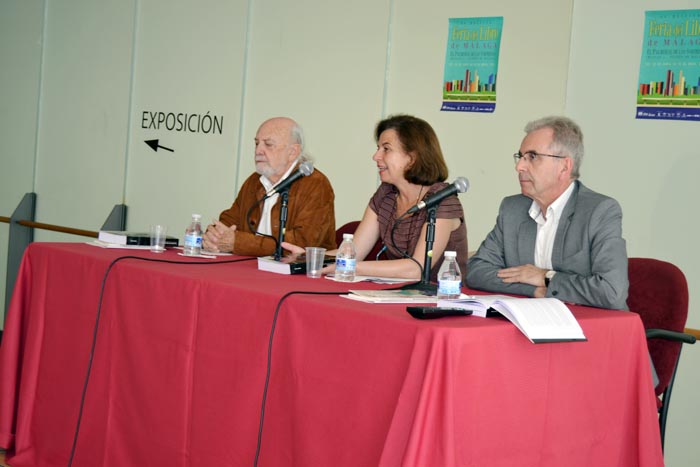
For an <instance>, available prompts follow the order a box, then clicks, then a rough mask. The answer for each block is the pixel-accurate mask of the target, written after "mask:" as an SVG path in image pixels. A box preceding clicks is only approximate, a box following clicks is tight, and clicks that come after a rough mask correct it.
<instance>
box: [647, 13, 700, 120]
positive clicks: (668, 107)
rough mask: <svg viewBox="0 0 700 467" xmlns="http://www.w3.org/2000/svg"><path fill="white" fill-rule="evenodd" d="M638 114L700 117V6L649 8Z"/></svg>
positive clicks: (660, 118)
mask: <svg viewBox="0 0 700 467" xmlns="http://www.w3.org/2000/svg"><path fill="white" fill-rule="evenodd" d="M637 118H639V119H653V120H694V121H700V10H669V11H647V12H646V15H645V18H644V44H643V45H642V58H641V61H640V65H639V83H638V85H637Z"/></svg>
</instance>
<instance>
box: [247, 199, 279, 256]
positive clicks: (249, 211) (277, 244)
mask: <svg viewBox="0 0 700 467" xmlns="http://www.w3.org/2000/svg"><path fill="white" fill-rule="evenodd" d="M266 199H267V196H263V197H262V198H260V199H259V200H258V201H256V202H255V204H253V205H252V206H251V207H250V209H248V212H247V213H246V215H245V221H246V224H248V230H250V231H251V232H253V235H260V236H261V237H267V238H271V239H273V240H274V241H275V251H277V249H278V248H279V241H278V240H277V239H276V238H275V237H273V236H272V235H268V234H264V233H261V232H258V229H254V228H253V224H252V223H251V222H250V215H251V214H252V212H253V209H255V207H256V206H257V205H259V204H260V203H262V202H263V201H265V200H266Z"/></svg>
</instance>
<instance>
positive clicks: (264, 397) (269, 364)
mask: <svg viewBox="0 0 700 467" xmlns="http://www.w3.org/2000/svg"><path fill="white" fill-rule="evenodd" d="M346 293H348V291H347V290H343V291H340V292H311V291H303V290H295V291H292V292H287V293H286V294H284V295H283V296H282V298H280V300H279V302H277V308H276V309H275V314H274V316H273V317H272V327H271V329H270V342H269V343H268V346H267V369H266V371H265V386H264V388H263V394H262V406H261V408H260V426H259V428H258V444H257V446H256V447H255V459H254V460H253V466H254V467H257V465H258V458H259V457H260V447H261V446H262V434H263V423H264V421H265V401H266V400H267V389H268V386H269V384H270V372H271V370H272V342H273V339H274V337H275V328H276V327H277V317H278V316H279V312H280V308H281V307H282V303H283V302H284V301H285V300H286V299H287V297H290V296H292V295H295V294H299V295H342V294H346Z"/></svg>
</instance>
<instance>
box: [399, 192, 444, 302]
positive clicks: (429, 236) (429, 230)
mask: <svg viewBox="0 0 700 467" xmlns="http://www.w3.org/2000/svg"><path fill="white" fill-rule="evenodd" d="M437 208H438V207H437V206H433V207H431V208H429V209H428V219H427V222H426V226H425V257H424V259H423V276H422V277H421V280H420V282H416V283H415V284H409V285H406V286H404V287H402V289H404V290H418V291H420V292H423V293H424V294H425V295H437V286H436V285H435V284H431V283H430V267H431V264H432V260H433V242H434V241H435V217H436V214H437Z"/></svg>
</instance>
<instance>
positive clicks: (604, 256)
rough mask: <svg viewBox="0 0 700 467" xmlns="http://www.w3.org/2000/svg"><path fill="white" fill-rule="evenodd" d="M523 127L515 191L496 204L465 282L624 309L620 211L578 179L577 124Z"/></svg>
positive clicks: (552, 121) (560, 120) (563, 121)
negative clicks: (490, 226) (517, 189)
mask: <svg viewBox="0 0 700 467" xmlns="http://www.w3.org/2000/svg"><path fill="white" fill-rule="evenodd" d="M525 132H526V133H527V135H526V136H525V138H524V139H523V142H522V144H521V145H520V150H519V151H518V152H517V153H516V154H514V155H513V157H514V158H515V170H516V171H517V173H518V181H519V182H520V188H521V191H522V194H520V195H515V196H509V197H507V198H505V199H504V200H503V202H502V203H501V207H500V209H499V213H498V218H497V219H496V226H495V227H494V228H493V230H492V231H491V232H490V233H489V234H488V236H487V237H486V239H485V240H484V242H483V243H482V244H481V246H480V247H479V250H478V251H477V252H476V254H475V255H474V256H473V257H471V258H470V259H469V263H468V268H467V285H468V286H469V287H472V288H474V289H481V290H488V291H490V292H497V293H512V294H518V295H526V296H530V297H556V298H559V299H560V300H563V301H566V302H571V303H578V304H582V305H590V306H596V307H601V308H608V309H627V303H626V300H627V290H628V286H629V283H628V279H627V251H626V245H625V240H624V239H623V238H622V209H621V208H620V205H619V204H618V202H617V201H615V200H614V199H612V198H610V197H608V196H604V195H601V194H599V193H596V192H594V191H591V190H589V189H588V188H586V187H585V186H584V185H583V184H582V183H581V182H580V181H579V180H578V178H579V168H580V166H581V160H582V159H583V134H582V133H581V129H580V128H579V127H578V125H577V124H576V123H574V122H573V121H572V120H570V119H568V118H565V117H546V118H542V119H540V120H536V121H534V122H530V123H529V124H528V125H527V126H526V127H525Z"/></svg>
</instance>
